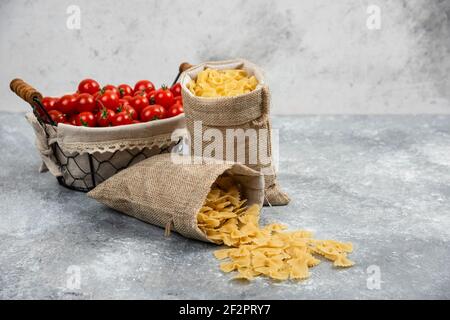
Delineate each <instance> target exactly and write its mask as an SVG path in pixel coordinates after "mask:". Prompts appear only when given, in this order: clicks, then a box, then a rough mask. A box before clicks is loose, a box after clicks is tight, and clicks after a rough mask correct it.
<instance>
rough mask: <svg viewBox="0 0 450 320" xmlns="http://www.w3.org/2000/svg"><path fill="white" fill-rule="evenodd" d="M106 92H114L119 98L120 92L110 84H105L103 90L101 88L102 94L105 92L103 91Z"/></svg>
mask: <svg viewBox="0 0 450 320" xmlns="http://www.w3.org/2000/svg"><path fill="white" fill-rule="evenodd" d="M107 90H111V91H114V92H115V93H116V94H117V95H118V96H119V98H120V90H119V89H118V88H117V87H116V86H113V85H112V84H107V85H106V86H104V87H103V88H102V90H101V91H102V92H105V91H107Z"/></svg>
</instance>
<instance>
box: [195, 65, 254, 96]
mask: <svg viewBox="0 0 450 320" xmlns="http://www.w3.org/2000/svg"><path fill="white" fill-rule="evenodd" d="M257 85H258V80H257V79H256V78H255V76H248V75H247V72H246V71H245V70H242V69H227V70H215V69H211V68H206V69H205V70H203V71H201V72H200V73H199V74H198V75H197V79H196V80H191V81H190V82H189V83H188V84H187V87H188V89H189V90H190V91H191V92H192V94H194V95H196V96H198V97H208V98H214V97H232V96H238V95H241V94H245V93H249V92H251V91H253V90H255V88H256V86H257Z"/></svg>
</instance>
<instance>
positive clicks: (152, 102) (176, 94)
mask: <svg viewBox="0 0 450 320" xmlns="http://www.w3.org/2000/svg"><path fill="white" fill-rule="evenodd" d="M41 103H42V105H43V107H44V108H45V110H46V111H47V112H48V114H49V116H50V117H51V118H52V120H53V122H55V123H57V124H58V123H66V124H71V125H74V126H85V127H108V126H121V125H126V124H133V123H141V122H147V121H152V120H158V119H165V118H170V117H174V116H176V115H179V114H180V113H183V112H184V110H183V101H182V98H181V85H180V84H179V83H176V84H175V85H173V86H172V87H171V88H168V87H166V86H162V87H161V88H160V89H157V90H156V88H155V86H154V85H153V83H152V82H151V81H148V80H140V81H138V82H137V83H136V84H135V85H134V88H132V87H131V86H129V85H127V84H121V85H118V86H113V85H111V84H108V85H106V86H104V87H103V88H101V87H100V85H99V84H98V82H97V81H95V80H92V79H84V80H83V81H81V82H80V84H79V85H78V90H77V92H76V93H74V94H67V95H64V96H62V97H60V98H54V97H45V98H43V99H42V101H41ZM40 113H42V112H40ZM41 115H42V114H41Z"/></svg>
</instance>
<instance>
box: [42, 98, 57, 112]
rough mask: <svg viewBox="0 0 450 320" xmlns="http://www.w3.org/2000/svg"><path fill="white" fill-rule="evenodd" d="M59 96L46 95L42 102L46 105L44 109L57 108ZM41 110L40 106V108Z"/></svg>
mask: <svg viewBox="0 0 450 320" xmlns="http://www.w3.org/2000/svg"><path fill="white" fill-rule="evenodd" d="M57 101H58V98H53V97H45V98H43V99H42V101H41V104H42V105H43V106H44V109H45V110H47V111H50V110H56V102H57ZM38 110H39V108H38Z"/></svg>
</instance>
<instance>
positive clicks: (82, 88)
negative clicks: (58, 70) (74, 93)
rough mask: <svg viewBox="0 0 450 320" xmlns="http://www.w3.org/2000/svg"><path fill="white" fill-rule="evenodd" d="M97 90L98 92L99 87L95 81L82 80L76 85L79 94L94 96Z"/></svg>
mask: <svg viewBox="0 0 450 320" xmlns="http://www.w3.org/2000/svg"><path fill="white" fill-rule="evenodd" d="M99 90H100V85H99V84H98V82H97V81H95V80H92V79H84V80H83V81H81V82H80V84H79V85H78V92H79V93H89V94H94V93H96V92H97V91H99Z"/></svg>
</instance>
